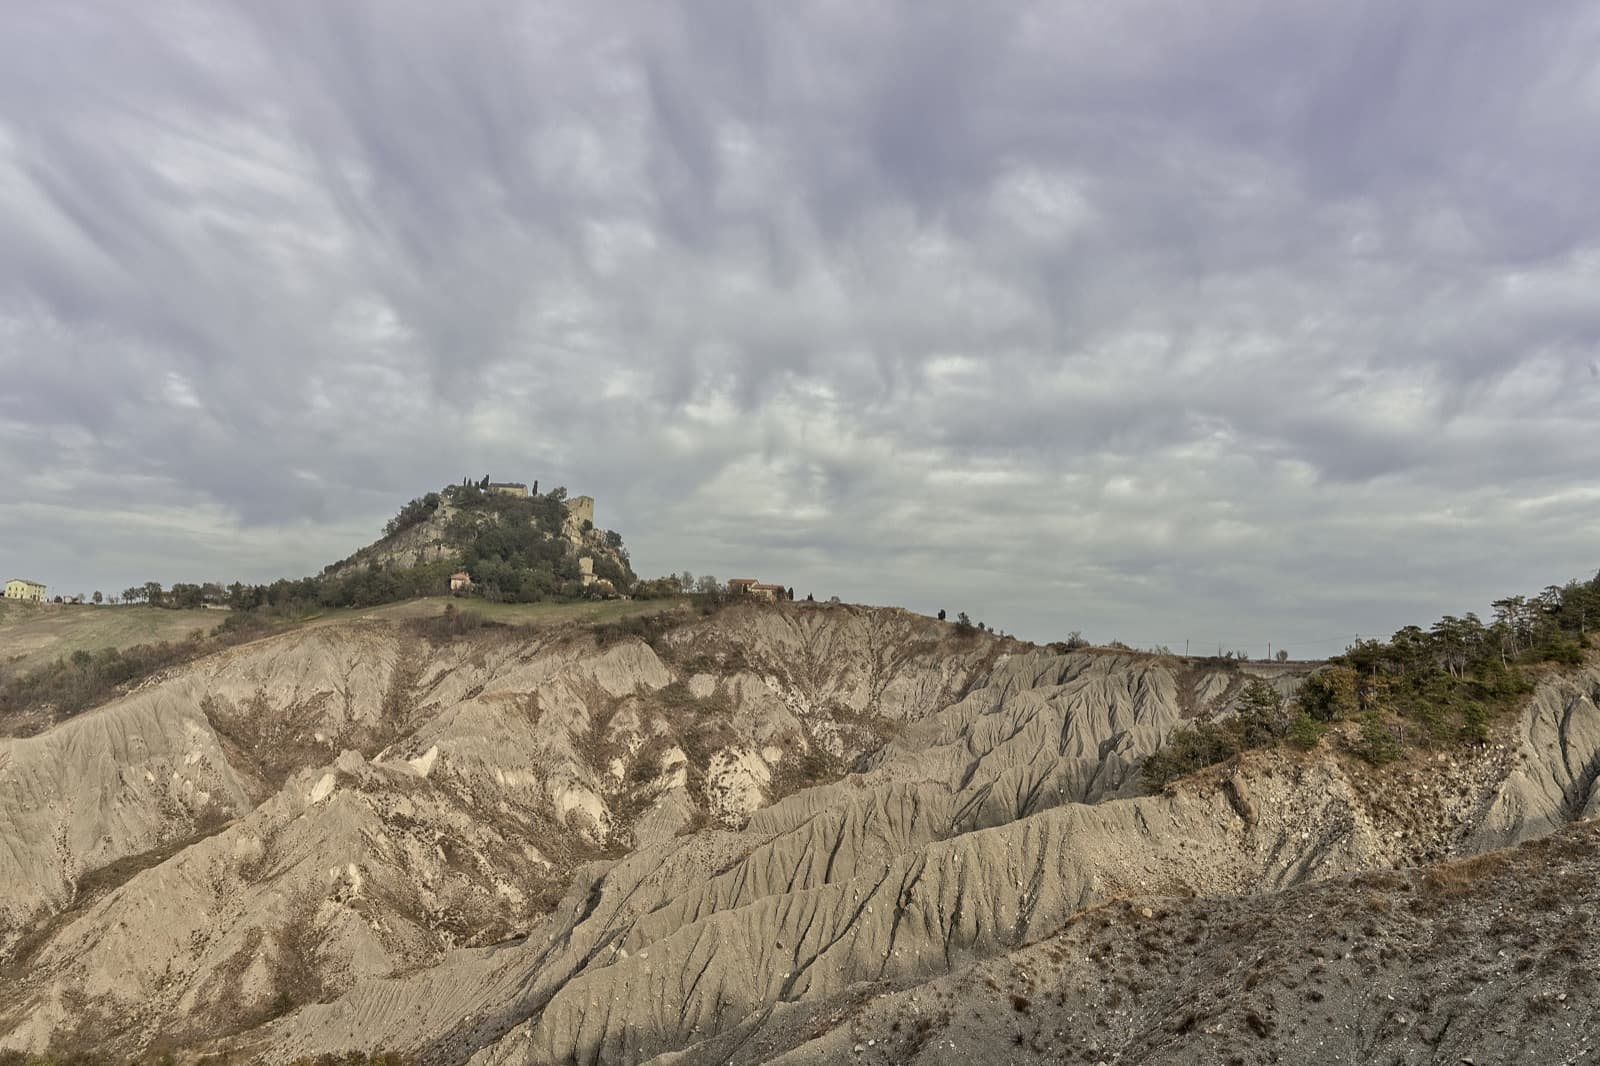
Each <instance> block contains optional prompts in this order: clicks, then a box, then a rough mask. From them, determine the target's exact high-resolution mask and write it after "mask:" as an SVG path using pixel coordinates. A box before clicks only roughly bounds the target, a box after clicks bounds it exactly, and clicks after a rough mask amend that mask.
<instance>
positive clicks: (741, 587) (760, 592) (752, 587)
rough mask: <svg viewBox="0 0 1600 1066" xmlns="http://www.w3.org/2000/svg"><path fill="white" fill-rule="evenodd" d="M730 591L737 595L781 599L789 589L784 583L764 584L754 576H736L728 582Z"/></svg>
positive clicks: (786, 595)
mask: <svg viewBox="0 0 1600 1066" xmlns="http://www.w3.org/2000/svg"><path fill="white" fill-rule="evenodd" d="M728 592H729V593H730V594H732V595H735V596H754V597H756V598H757V599H762V600H781V599H785V598H787V597H788V594H789V590H788V589H786V588H784V587H783V586H782V585H764V584H762V583H761V582H759V581H757V580H756V579H755V578H753V577H736V578H734V579H733V580H731V581H729V582H728Z"/></svg>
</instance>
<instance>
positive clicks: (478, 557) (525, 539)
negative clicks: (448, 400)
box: [321, 482, 634, 600]
mask: <svg viewBox="0 0 1600 1066" xmlns="http://www.w3.org/2000/svg"><path fill="white" fill-rule="evenodd" d="M515 488H516V489H517V490H520V491H519V492H518V493H511V494H508V493H505V492H498V491H491V490H489V489H486V488H479V487H478V486H477V485H473V484H470V483H468V484H462V485H449V486H446V487H445V488H444V489H443V490H441V491H439V492H430V493H427V494H426V495H424V496H421V497H419V498H417V499H415V500H412V501H411V502H410V503H408V504H406V505H405V506H404V507H403V508H401V510H400V512H399V513H398V514H396V515H395V517H394V518H393V519H391V520H390V521H389V523H388V525H387V526H386V527H385V530H384V535H383V536H382V537H381V538H380V539H378V540H377V541H375V542H374V543H372V544H369V545H367V546H366V547H364V548H361V549H360V550H358V551H356V552H355V553H354V554H352V555H350V556H349V557H348V558H345V559H342V560H340V561H339V562H337V563H334V564H332V565H330V566H328V567H326V568H325V569H324V570H323V573H322V577H321V580H322V581H323V582H334V581H341V580H351V579H354V578H356V577H358V576H359V575H361V574H363V573H366V572H370V571H384V572H389V573H399V574H409V573H417V574H420V575H423V576H425V577H426V579H427V582H428V583H429V585H428V587H426V588H423V589H421V591H428V592H437V591H439V589H438V588H433V587H431V586H432V585H440V586H442V585H443V581H444V579H445V577H446V575H447V574H448V573H449V571H451V570H454V569H456V568H460V567H464V568H466V569H467V570H468V571H469V572H470V573H471V575H472V577H473V579H474V581H475V582H477V584H478V585H479V586H480V587H481V586H494V590H495V595H496V596H497V597H500V598H504V599H509V600H533V599H542V598H545V597H546V596H548V595H550V594H551V593H553V592H555V591H556V590H557V589H558V588H561V587H562V586H563V585H571V586H573V587H571V588H566V589H564V591H565V592H567V593H569V594H571V593H575V592H577V591H581V590H582V588H584V587H586V586H587V585H589V584H592V583H593V582H594V580H595V579H598V580H600V581H604V582H606V586H605V587H606V588H607V589H608V590H609V591H611V592H626V591H627V590H628V588H629V587H631V585H632V584H633V581H634V574H633V570H632V569H631V567H630V566H629V564H628V554H627V551H626V549H625V548H624V547H623V545H622V538H621V536H619V535H618V534H617V533H615V532H610V531H607V530H604V529H601V528H599V527H597V526H596V525H595V523H594V500H593V499H591V498H590V497H588V496H577V497H571V498H569V497H568V496H567V493H566V490H565V489H564V488H557V489H554V490H552V491H550V492H547V493H544V494H540V493H538V492H537V482H536V483H535V491H533V492H532V493H529V492H528V491H527V490H526V488H525V486H522V485H517V486H515ZM530 575H536V579H533V583H532V584H529V585H527V587H526V589H525V588H524V583H525V582H526V581H528V580H530ZM403 591H406V592H409V589H405V590H403Z"/></svg>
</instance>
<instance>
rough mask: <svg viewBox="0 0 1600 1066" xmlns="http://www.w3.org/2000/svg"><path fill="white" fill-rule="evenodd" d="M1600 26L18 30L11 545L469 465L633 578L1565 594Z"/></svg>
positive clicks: (1256, 610) (1101, 604) (351, 526)
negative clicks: (601, 545)
mask: <svg viewBox="0 0 1600 1066" xmlns="http://www.w3.org/2000/svg"><path fill="white" fill-rule="evenodd" d="M1597 37H1600V17H1597V16H1596V14H1595V12H1594V11H1593V10H1592V9H1591V7H1590V6H1589V5H1584V4H1580V3H1576V2H1566V0H1557V2H1553V3H1549V4H1543V5H1540V6H1539V7H1538V8H1537V9H1536V10H1535V9H1528V10H1522V9H1520V8H1519V9H1513V8H1510V7H1507V6H1505V5H1501V4H1491V3H1486V2H1477V0H1473V2H1471V3H1465V4H1463V3H1449V4H1446V3H1442V2H1441V3H1425V4H1418V5H1411V6H1408V7H1401V6H1395V5H1361V4H1334V3H1313V2H1309V0H1308V2H1299V3H1292V4H1267V3H1262V2H1258V0H1228V2H1225V3H1222V4H1217V5H1209V6H1208V7H1206V8H1205V9H1203V10H1202V9H1199V8H1195V9H1178V10H1174V9H1173V8H1171V7H1170V5H1156V4H1147V3H1131V4H1119V5H1114V6H1110V7H1107V6H1105V5H1099V6H1094V5H1081V6H1076V7H1074V6H1067V5H1058V4H1027V3H1017V4H1004V5H998V6H997V5H965V4H948V5H946V4H935V5H928V4H921V3H915V4H913V3H903V4H896V5H877V6H870V7H861V6H859V5H857V6H849V5H844V6H828V5H816V6H809V5H785V6H782V7H778V8H760V7H751V6H749V5H743V4H737V3H732V2H728V3H714V4H698V3H697V4H681V5H678V4H659V3H637V4H621V5H609V6H595V5H572V4H561V3H545V4H522V3H510V2H504V3H502V2H494V0H480V2H474V3H469V4H465V5H437V4H426V3H421V2H410V0H402V2H393V3H388V2H386V3H376V2H369V3H351V4H336V5H328V4H318V3H311V2H309V0H307V2H291V3H285V4H271V5H261V4H237V5H229V4H203V5H202V4H190V5H185V4H175V5H168V6H164V7H161V8H151V9H146V8H142V7H129V6H127V5H120V4H113V3H109V2H107V3H101V4H83V5H75V6H74V7H73V8H72V9H71V11H68V10H67V9H64V8H59V7H50V6H47V5H13V6H11V7H10V8H8V9H6V10H5V11H3V12H0V380H3V382H4V388H3V389H0V476H4V477H6V479H7V483H9V484H22V485H24V486H26V491H27V494H28V497H29V503H28V506H29V508H30V509H29V510H27V511H26V512H25V513H24V512H22V511H17V510H13V511H11V512H8V513H5V514H3V515H0V545H4V546H5V547H7V548H9V549H11V550H10V551H9V552H7V553H6V557H7V558H8V559H10V560H11V561H10V562H9V563H8V564H7V565H9V566H11V567H12V568H15V569H23V570H29V571H30V572H31V571H34V570H38V569H44V570H46V571H49V572H47V573H44V574H41V575H39V576H41V577H44V578H46V579H48V580H52V581H56V582H58V583H65V584H72V583H74V582H76V581H78V580H90V581H91V583H94V582H98V583H102V584H105V585H113V584H115V583H116V582H117V581H121V582H123V583H124V584H127V583H131V582H132V581H134V580H142V579H144V578H146V577H160V578H162V579H164V580H175V579H197V578H212V577H231V576H235V575H237V576H241V577H270V576H277V575H278V574H281V573H295V572H310V571H314V570H315V569H317V568H318V567H320V566H321V565H322V564H323V563H325V562H327V561H330V560H331V559H332V558H335V557H338V556H341V555H343V554H345V553H347V552H348V551H349V550H350V549H351V548H353V547H355V546H356V543H355V542H356V541H359V540H360V539H362V538H363V537H364V536H365V535H367V534H363V533H361V532H360V531H362V530H368V531H371V530H375V528H376V527H377V525H378V524H379V523H381V521H382V520H383V518H384V517H386V514H387V513H388V512H391V511H392V510H393V509H394V507H395V506H397V505H398V503H399V502H401V501H403V500H404V499H405V498H407V497H409V496H410V495H413V494H415V493H417V492H421V491H424V490H425V489H427V488H430V487H433V486H435V485H437V484H440V483H443V482H446V481H451V480H454V479H456V478H458V477H460V476H461V475H463V474H466V473H471V474H472V475H474V476H478V475H481V474H482V473H483V472H486V471H489V472H494V473H496V474H497V475H505V476H511V475H512V474H514V473H515V474H520V475H522V476H524V477H527V478H532V477H538V478H540V479H541V480H542V481H544V482H545V483H547V484H553V483H559V482H565V483H566V484H568V485H569V486H571V487H572V488H573V489H574V490H581V491H588V492H591V493H593V494H595V495H596V496H597V497H599V499H600V519H601V523H602V524H603V525H609V526H614V527H616V528H618V529H620V530H621V531H622V532H623V533H624V534H625V535H626V536H627V538H628V540H629V543H630V544H631V545H632V547H633V552H634V558H635V561H636V563H637V564H638V565H639V567H640V568H641V569H642V570H644V571H646V572H658V571H664V570H668V569H681V568H684V567H688V568H690V569H693V570H696V571H700V570H708V571H713V572H719V573H721V574H722V575H723V576H729V575H730V574H731V573H733V572H734V571H747V572H755V573H760V574H764V575H767V576H772V577H779V578H782V579H785V580H787V581H789V582H790V583H792V584H795V585H796V586H797V591H802V592H803V591H806V590H805V589H804V588H803V587H802V586H804V585H805V584H807V583H814V584H816V585H818V586H823V585H826V586H827V590H828V591H831V592H837V593H839V594H841V595H846V596H860V597H861V598H865V599H875V600H878V601H880V602H905V603H908V604H910V605H912V606H918V607H924V608H928V609H932V608H936V607H939V606H944V607H947V608H949V609H951V610H956V609H961V608H962V607H963V606H966V607H969V608H976V607H982V609H983V610H984V612H985V613H986V614H987V615H988V620H989V621H992V622H996V623H997V624H1003V625H1008V626H1014V627H1016V628H1018V629H1021V630H1023V631H1024V632H1028V633H1030V634H1031V635H1037V636H1050V635H1053V634H1056V633H1059V632H1060V631H1062V630H1064V629H1068V628H1085V629H1088V630H1090V631H1091V632H1093V633H1096V634H1097V635H1099V636H1103V637H1109V636H1112V635H1121V636H1123V637H1124V639H1133V638H1136V637H1144V636H1149V637H1152V638H1161V639H1166V638H1169V637H1172V636H1175V635H1176V636H1182V635H1184V634H1187V635H1189V636H1192V637H1194V638H1196V639H1202V640H1204V639H1208V638H1218V639H1220V638H1222V637H1230V638H1232V637H1237V638H1238V639H1241V640H1244V639H1251V640H1254V639H1255V638H1257V637H1260V638H1262V639H1268V638H1270V637H1271V636H1272V634H1274V633H1276V634H1278V635H1279V636H1280V637H1283V636H1285V635H1296V634H1297V635H1301V636H1306V635H1310V634H1321V632H1322V631H1323V630H1327V629H1330V628H1331V629H1333V630H1342V629H1350V630H1351V631H1352V632H1353V631H1356V630H1358V629H1366V628H1374V629H1381V628H1384V627H1387V626H1392V625H1397V624H1399V623H1400V622H1403V621H1409V620H1415V619H1417V618H1418V617H1425V616H1426V615H1428V614H1430V613H1437V612H1438V611H1440V610H1445V609H1449V610H1461V609H1465V607H1467V606H1471V603H1472V602H1476V601H1478V600H1484V599H1485V598H1486V597H1488V596H1492V595H1494V594H1497V593H1501V592H1505V591H1510V590H1514V589H1519V588H1522V587H1524V586H1539V585H1542V584H1544V583H1546V582H1548V581H1552V580H1560V579H1562V578H1565V577H1567V576H1572V575H1574V574H1576V573H1578V572H1584V571H1587V570H1588V569H1591V568H1592V567H1593V566H1594V565H1595V560H1594V559H1593V558H1592V546H1593V542H1594V538H1593V532H1594V528H1595V520H1596V518H1597V517H1600V505H1597V503H1596V501H1595V499H1594V498H1593V497H1587V496H1585V495H1584V494H1583V492H1582V490H1583V489H1584V488H1585V487H1588V486H1592V484H1593V474H1592V471H1591V469H1590V465H1589V462H1588V460H1587V457H1586V454H1585V451H1584V449H1583V448H1582V447H1581V445H1579V444H1577V443H1575V442H1576V441H1580V440H1581V439H1582V428H1583V427H1585V426H1587V425H1592V424H1594V422H1595V421H1596V420H1600V379H1597V378H1596V377H1595V375H1594V373H1593V366H1594V363H1595V358H1596V351H1597V346H1600V320H1597V313H1596V311H1595V305H1594V303H1593V300H1592V297H1591V296H1590V295H1589V294H1590V293H1591V292H1592V289H1593V282H1594V276H1595V269H1596V268H1595V263H1596V262H1597V261H1600V220H1597V218H1596V216H1595V215H1594V214H1593V212H1592V210H1591V207H1590V205H1591V199H1592V189H1593V187H1594V183H1595V177H1596V175H1597V174H1600V147H1596V144H1595V142H1594V140H1593V138H1591V137H1587V136H1585V135H1584V132H1585V131H1587V130H1588V129H1592V128H1594V127H1595V126H1596V124H1597V123H1596V120H1597V119H1600V115H1597V114H1596V111H1597V109H1600V98H1597V97H1595V95H1594V92H1593V88H1592V86H1593V84H1594V83H1593V77H1594V75H1593V62H1592V56H1593V55H1594V54H1595V46H1596V45H1597V44H1600V40H1597ZM66 72H71V76H70V77H69V76H65V75H66ZM1540 501H1555V502H1540ZM163 515H180V516H183V517H182V520H181V521H178V522H176V523H174V522H166V521H163V519H162V516H163ZM73 516H76V517H73ZM107 516H113V517H109V518H108V517H107ZM115 516H120V518H118V517H115ZM1530 516H1531V517H1530ZM185 523H188V524H187V525H185ZM68 525H70V526H72V527H73V528H74V531H73V532H70V533H63V532H62V531H61V527H63V526H68ZM123 527H125V528H128V529H129V530H137V531H139V532H138V533H137V535H134V534H130V535H128V536H126V537H116V536H114V535H111V534H110V533H109V531H112V530H116V529H118V528H123ZM186 528H188V529H192V530H193V533H194V537H195V539H196V542H197V544H200V545H202V547H197V548H195V549H193V550H191V549H189V548H186V547H184V546H183V544H182V531H183V530H184V529H186ZM153 531H159V532H153ZM106 536H109V537H110V546H109V547H107V546H106V542H105V541H103V540H100V539H97V538H101V537H106ZM229 537H233V538H235V540H236V544H237V548H238V551H237V553H236V557H233V558H236V562H234V561H230V560H231V557H230V555H229V554H228V551H227V550H226V547H225V545H226V543H227V540H228V538H229ZM1424 546H1425V547H1424ZM1513 546H1514V550H1513ZM230 566H233V567H234V569H233V571H232V572H228V568H229V567H230ZM815 591H817V592H819V593H822V592H824V591H825V589H824V588H822V587H818V588H816V589H815ZM1463 599H1465V600H1467V601H1469V602H1468V603H1467V604H1463V603H1462V600H1463ZM1141 630H1146V631H1148V630H1161V632H1157V633H1150V632H1140V631H1141ZM1169 630H1170V631H1181V632H1169ZM1113 631H1115V632H1113Z"/></svg>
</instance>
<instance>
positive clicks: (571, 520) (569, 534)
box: [561, 496, 603, 545]
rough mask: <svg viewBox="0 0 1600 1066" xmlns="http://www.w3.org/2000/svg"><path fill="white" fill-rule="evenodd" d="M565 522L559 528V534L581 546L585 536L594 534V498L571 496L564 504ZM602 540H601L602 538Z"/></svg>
mask: <svg viewBox="0 0 1600 1066" xmlns="http://www.w3.org/2000/svg"><path fill="white" fill-rule="evenodd" d="M564 506H565V507H566V509H567V520H566V522H565V523H563V525H562V527H561V533H562V535H563V536H565V537H566V538H567V539H568V540H570V541H571V542H572V543H574V544H580V545H581V544H583V543H584V538H585V534H588V533H591V532H595V528H594V497H593V496H572V497H569V498H568V499H567V500H566V501H565V502H564ZM602 539H603V538H602Z"/></svg>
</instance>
